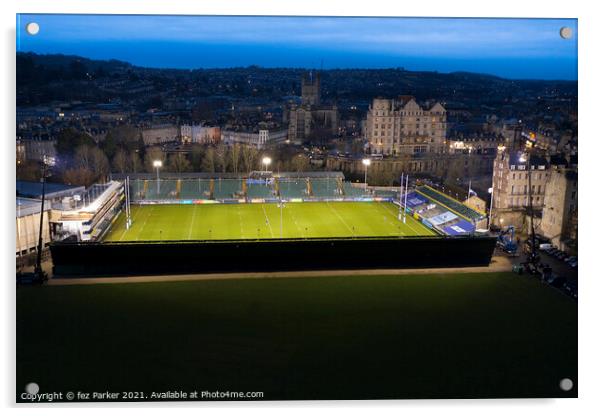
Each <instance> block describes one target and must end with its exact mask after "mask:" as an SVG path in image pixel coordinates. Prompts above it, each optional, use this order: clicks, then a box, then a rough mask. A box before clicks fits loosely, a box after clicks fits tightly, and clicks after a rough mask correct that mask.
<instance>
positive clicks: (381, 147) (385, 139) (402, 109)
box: [366, 96, 447, 156]
mask: <svg viewBox="0 0 602 416" xmlns="http://www.w3.org/2000/svg"><path fill="white" fill-rule="evenodd" d="M446 130H447V119H446V111H445V108H443V106H442V105H441V104H439V103H436V104H434V105H432V106H431V107H430V108H422V107H421V106H420V105H418V103H417V102H416V100H415V99H414V97H412V96H400V97H399V98H398V99H384V98H375V99H374V100H373V101H372V105H371V106H370V107H369V109H368V115H367V118H366V139H367V140H368V142H369V145H370V150H371V152H372V153H373V154H382V155H393V156H394V155H401V154H414V155H415V154H422V153H439V154H441V153H444V152H445V151H446V142H445V138H446Z"/></svg>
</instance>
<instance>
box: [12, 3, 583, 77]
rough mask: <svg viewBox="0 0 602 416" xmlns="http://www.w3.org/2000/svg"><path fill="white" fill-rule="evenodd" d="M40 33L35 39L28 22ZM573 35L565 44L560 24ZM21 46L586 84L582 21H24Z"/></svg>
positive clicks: (203, 62) (175, 63)
mask: <svg viewBox="0 0 602 416" xmlns="http://www.w3.org/2000/svg"><path fill="white" fill-rule="evenodd" d="M29 22H36V23H38V24H39V25H40V32H39V33H38V34H37V35H36V36H31V35H28V34H27V33H26V31H25V27H26V24H27V23H29ZM563 26H567V27H569V28H571V29H572V30H573V37H572V38H571V39H569V40H565V39H562V38H561V37H560V35H559V31H560V28H561V27H563ZM17 50H18V51H23V52H36V53H62V54H73V55H80V56H84V57H88V58H92V59H119V60H123V61H127V62H130V63H132V64H134V65H139V66H146V67H156V68H186V69H190V68H227V67H235V66H248V65H259V66H264V67H303V68H311V67H313V68H319V67H320V65H323V67H324V68H325V69H328V68H393V67H404V68H406V69H409V70H428V71H439V72H453V71H470V72H479V73H488V74H493V75H499V76H502V77H506V78H517V79H518V78H520V79H523V78H531V79H569V80H576V79H577V20H576V19H430V18H335V17H309V18H308V17H238V16H150V15H147V16H144V15H141V16H120V15H30V14H21V15H18V16H17Z"/></svg>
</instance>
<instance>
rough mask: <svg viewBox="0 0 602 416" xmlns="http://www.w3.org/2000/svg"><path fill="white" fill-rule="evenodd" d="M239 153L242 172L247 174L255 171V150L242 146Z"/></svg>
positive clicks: (256, 156) (256, 153)
mask: <svg viewBox="0 0 602 416" xmlns="http://www.w3.org/2000/svg"><path fill="white" fill-rule="evenodd" d="M241 153H242V161H243V168H244V170H245V171H247V172H249V171H252V170H257V159H258V157H259V156H258V155H259V153H258V152H257V150H256V149H255V148H254V147H251V146H242V148H241Z"/></svg>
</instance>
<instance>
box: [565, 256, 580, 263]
mask: <svg viewBox="0 0 602 416" xmlns="http://www.w3.org/2000/svg"><path fill="white" fill-rule="evenodd" d="M576 260H577V256H570V257H567V258H566V259H564V261H565V263H572V262H574V261H576Z"/></svg>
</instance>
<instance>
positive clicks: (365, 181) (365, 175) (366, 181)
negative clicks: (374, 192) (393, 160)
mask: <svg viewBox="0 0 602 416" xmlns="http://www.w3.org/2000/svg"><path fill="white" fill-rule="evenodd" d="M362 163H363V165H364V186H365V188H366V190H367V189H368V166H370V163H371V161H370V159H368V158H366V159H362Z"/></svg>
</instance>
